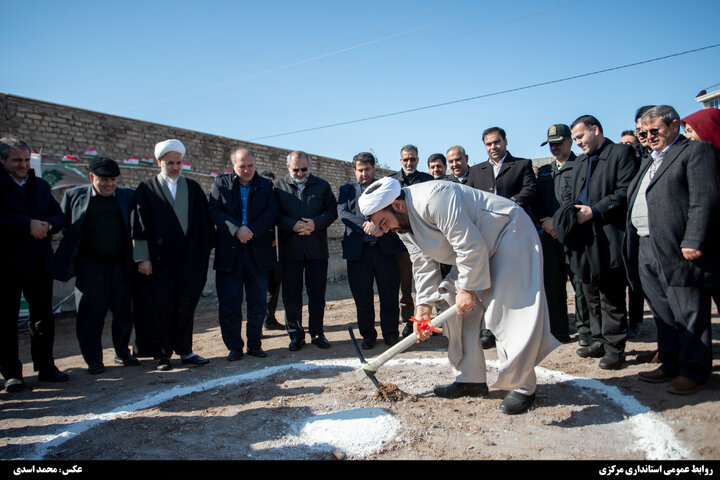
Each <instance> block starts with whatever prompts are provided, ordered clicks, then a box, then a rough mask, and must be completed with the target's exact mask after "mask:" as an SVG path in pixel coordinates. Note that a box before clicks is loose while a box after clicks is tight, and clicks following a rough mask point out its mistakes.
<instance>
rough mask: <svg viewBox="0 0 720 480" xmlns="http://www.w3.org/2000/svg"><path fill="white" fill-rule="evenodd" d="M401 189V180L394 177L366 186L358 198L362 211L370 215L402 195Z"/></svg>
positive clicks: (367, 215)
mask: <svg viewBox="0 0 720 480" xmlns="http://www.w3.org/2000/svg"><path fill="white" fill-rule="evenodd" d="M401 190H402V187H401V186H400V182H398V181H397V180H395V179H394V178H392V177H385V178H381V179H380V180H377V181H376V182H374V183H373V184H372V185H370V186H369V187H368V188H366V189H365V191H364V192H363V194H362V195H360V198H358V206H359V207H360V213H362V214H363V215H365V216H366V217H369V216H370V215H372V214H373V213H375V212H377V211H380V210H382V209H383V208H385V207H387V206H388V205H390V204H391V203H392V202H393V201H394V200H395V199H396V198H397V197H399V196H400V191H401Z"/></svg>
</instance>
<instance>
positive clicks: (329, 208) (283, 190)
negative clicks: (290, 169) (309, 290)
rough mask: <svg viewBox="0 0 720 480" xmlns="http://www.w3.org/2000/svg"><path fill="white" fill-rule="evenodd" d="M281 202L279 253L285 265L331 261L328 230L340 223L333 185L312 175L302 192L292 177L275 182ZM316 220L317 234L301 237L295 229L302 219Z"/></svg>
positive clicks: (278, 220) (276, 191) (288, 175)
mask: <svg viewBox="0 0 720 480" xmlns="http://www.w3.org/2000/svg"><path fill="white" fill-rule="evenodd" d="M275 193H276V195H277V199H278V217H277V226H278V249H279V251H280V260H281V261H300V260H304V259H308V260H322V259H327V258H328V257H329V256H330V255H329V252H328V243H327V228H328V227H329V226H330V225H331V224H332V223H333V222H334V221H335V219H337V200H335V195H334V194H333V192H332V189H331V188H330V184H329V183H328V182H326V181H325V180H323V179H322V178H319V177H316V176H315V175H312V174H310V175H308V179H307V180H306V183H305V188H304V189H303V191H302V192H301V191H300V189H299V188H298V186H297V185H296V184H295V182H294V181H293V179H292V177H291V176H290V174H289V173H288V174H287V175H285V176H284V177H282V178H278V179H277V180H275ZM303 217H304V218H312V219H313V222H315V231H313V232H312V233H311V234H310V235H302V236H300V235H298V234H297V233H295V232H293V231H292V229H293V227H294V226H295V223H297V221H298V220H300V219H301V218H303Z"/></svg>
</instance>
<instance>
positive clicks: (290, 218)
mask: <svg viewBox="0 0 720 480" xmlns="http://www.w3.org/2000/svg"><path fill="white" fill-rule="evenodd" d="M287 169H288V174H287V175H285V176H284V177H282V178H278V179H277V180H275V192H276V194H277V198H278V216H277V226H278V249H279V252H280V263H281V268H282V298H283V305H284V307H285V320H286V324H287V331H288V335H289V336H290V346H289V349H290V351H293V352H294V351H297V350H300V349H301V348H302V347H303V345H305V330H304V329H303V326H302V288H303V274H304V277H305V289H306V291H307V295H308V314H309V318H308V330H309V332H310V337H311V339H312V343H313V344H315V345H317V346H318V347H320V348H330V342H328V340H327V339H326V338H325V334H324V332H323V318H324V314H325V287H326V284H327V270H328V257H329V250H328V241H327V229H328V227H329V226H330V225H331V224H332V223H333V222H334V221H335V219H336V218H337V216H338V213H337V200H336V199H335V195H334V194H333V192H332V189H331V188H330V184H329V183H328V182H326V181H325V180H323V179H322V178H319V177H316V176H315V175H313V174H311V173H310V156H309V155H308V154H307V153H305V152H302V151H295V152H291V153H290V154H289V155H288V157H287Z"/></svg>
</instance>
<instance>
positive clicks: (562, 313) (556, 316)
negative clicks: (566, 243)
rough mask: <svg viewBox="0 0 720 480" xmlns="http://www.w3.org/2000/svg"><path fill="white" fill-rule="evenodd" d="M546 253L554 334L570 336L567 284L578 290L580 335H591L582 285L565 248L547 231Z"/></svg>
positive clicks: (545, 272)
mask: <svg viewBox="0 0 720 480" xmlns="http://www.w3.org/2000/svg"><path fill="white" fill-rule="evenodd" d="M540 241H541V243H542V251H543V275H544V284H545V295H546V296H547V302H548V310H549V311H550V332H551V333H552V334H553V335H554V336H556V337H564V336H567V335H569V333H570V330H569V320H568V307H567V282H568V279H569V280H570V281H571V282H572V285H573V288H574V289H575V327H576V329H577V332H578V333H590V319H589V315H588V311H587V304H586V302H585V295H584V294H583V289H582V285H581V284H580V282H579V281H578V279H577V278H576V276H575V275H574V274H573V273H572V271H571V270H570V267H569V265H568V264H567V263H565V250H564V247H563V245H562V244H561V243H560V242H559V241H557V240H556V239H554V238H552V237H551V236H550V235H548V234H547V233H545V232H543V233H541V235H540Z"/></svg>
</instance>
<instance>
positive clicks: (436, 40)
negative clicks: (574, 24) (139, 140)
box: [202, 0, 584, 104]
mask: <svg viewBox="0 0 720 480" xmlns="http://www.w3.org/2000/svg"><path fill="white" fill-rule="evenodd" d="M583 1H584V0H573V1H571V2H568V3H564V4H562V5H557V6H554V7H551V8H546V9H543V10H538V11H536V12H532V13H528V14H525V15H521V16H519V17H514V18H510V19H508V20H503V21H501V22H497V23H494V24H491V25H485V26H482V27H479V28H474V29H472V30H467V31H465V32H460V33H455V34H453V35H450V36H447V37H443V38H439V39H435V40H431V41H429V42H424V43H420V44H416V45H412V46H410V47H405V48H401V49H398V50H391V51H388V52H384V53H382V54H380V55H376V56H374V57H366V58H362V59H360V60H355V61H353V62H350V63H346V64H343V65H338V66H334V67H330V68H326V69H324V70H320V71H317V72H313V73H310V74H307V75H302V76H295V77H291V78H285V79H283V80H280V81H277V82H273V83H271V84H270V83H266V84H263V85H262V87H263V88H266V87H269V86H271V85H278V84H282V83H288V82H293V81H296V80H300V79H305V78H310V77H314V76H317V75H321V74H324V73H327V72H331V71H334V70H340V69H342V68H346V67H351V66H354V65H358V64H360V63H365V62H369V61H373V60H378V59H380V58H384V57H388V56H392V55H397V54H398V53H404V52H408V51H410V50H415V49H418V48H422V47H427V46H430V45H435V44H438V43H441V42H446V41H448V40H454V39H456V38H459V37H463V36H466V35H470V34H472V33H477V32H480V31H483V30H490V29H492V28H495V27H499V26H502V25H506V24H508V23H513V22H517V21H519V20H524V19H526V18H530V17H534V16H537V15H542V14H544V13H548V12H551V11H554V10H559V9H561V8H565V7H568V6H570V5H574V4H576V3H580V2H583ZM245 93H246V92H242V93H234V94H232V95H223V96H222V97H216V98H213V99H210V100H207V101H205V102H202V103H203V104H205V103H210V102H217V101H220V100H226V99H228V98H233V97H236V96H238V95H243V94H245Z"/></svg>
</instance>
